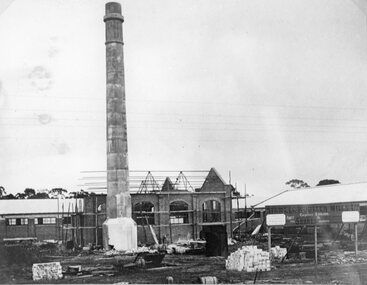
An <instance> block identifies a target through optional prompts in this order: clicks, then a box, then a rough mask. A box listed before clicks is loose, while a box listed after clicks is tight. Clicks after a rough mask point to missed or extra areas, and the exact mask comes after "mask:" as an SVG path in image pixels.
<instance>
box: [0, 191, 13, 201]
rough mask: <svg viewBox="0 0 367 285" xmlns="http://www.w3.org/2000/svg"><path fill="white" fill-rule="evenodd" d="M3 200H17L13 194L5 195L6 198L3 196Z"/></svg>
mask: <svg viewBox="0 0 367 285" xmlns="http://www.w3.org/2000/svg"><path fill="white" fill-rule="evenodd" d="M1 199H8V200H9V199H17V198H16V197H15V196H14V195H13V194H11V193H10V194H8V195H5V196H3V197H2V198H1Z"/></svg>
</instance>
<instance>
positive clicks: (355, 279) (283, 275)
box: [0, 253, 367, 284]
mask: <svg viewBox="0 0 367 285" xmlns="http://www.w3.org/2000/svg"><path fill="white" fill-rule="evenodd" d="M46 259H47V260H46ZM133 259H134V257H133V256H127V257H126V256H124V257H122V256H118V255H117V256H106V255H105V254H103V253H91V254H86V253H83V254H79V255H76V256H75V255H74V256H73V255H66V256H49V257H47V258H43V260H42V261H44V262H45V261H60V262H61V264H62V267H63V270H66V268H67V267H68V266H70V265H81V266H82V268H83V269H85V268H94V269H98V268H101V269H102V271H103V268H104V269H106V268H114V267H113V265H114V264H117V263H124V264H125V263H127V262H131V261H133ZM163 265H164V267H158V268H151V269H143V268H136V267H135V268H129V269H125V268H124V269H122V270H121V271H116V270H115V269H114V272H113V273H109V274H106V272H101V274H84V275H81V276H75V275H74V276H65V277H64V279H61V280H57V281H55V280H53V281H49V282H46V281H45V282H42V283H50V284H55V283H59V284H61V283H63V284H65V283H70V284H82V283H94V284H96V283H104V284H106V283H118V282H128V283H130V284H131V283H133V284H143V283H144V284H164V283H166V278H167V277H168V276H172V277H173V281H174V283H176V284H177V283H181V284H188V283H199V281H198V278H199V277H203V276H215V277H217V279H218V282H219V283H227V284H228V283H231V284H235V283H237V284H239V283H245V284H253V283H254V279H255V275H256V274H255V273H246V272H236V271H227V270H226V269H225V258H223V257H206V256H203V255H166V256H165V258H164V259H163ZM272 266H273V268H272V270H271V271H269V272H259V273H258V274H257V275H256V284H270V283H271V284H276V283H278V284H285V283H287V284H366V283H367V263H366V262H364V263H355V264H338V265H334V264H328V265H322V264H321V265H318V266H317V267H316V266H315V265H314V263H313V262H312V260H309V261H308V262H303V263H284V264H280V263H273V264H272ZM94 272H96V271H94ZM0 283H3V284H4V283H5V284H14V283H18V284H19V283H28V284H29V283H33V281H32V264H31V263H29V262H28V264H21V262H20V263H15V264H10V265H9V264H3V265H1V266H0ZM37 283H40V282H37Z"/></svg>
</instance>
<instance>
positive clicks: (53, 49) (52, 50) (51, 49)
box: [48, 46, 59, 58]
mask: <svg viewBox="0 0 367 285" xmlns="http://www.w3.org/2000/svg"><path fill="white" fill-rule="evenodd" d="M58 53H59V50H58V49H57V48H56V47H54V46H50V47H49V48H48V57H49V58H54V57H56V55H57V54H58Z"/></svg>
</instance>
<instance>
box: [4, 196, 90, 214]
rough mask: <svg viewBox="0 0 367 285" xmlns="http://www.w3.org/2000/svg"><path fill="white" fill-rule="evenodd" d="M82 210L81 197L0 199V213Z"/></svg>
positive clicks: (73, 211)
mask: <svg viewBox="0 0 367 285" xmlns="http://www.w3.org/2000/svg"><path fill="white" fill-rule="evenodd" d="M76 204H77V209H78V211H82V210H83V206H84V203H83V199H2V200H0V215H14V214H36V213H37V214H42V213H60V214H61V213H62V212H63V211H64V213H65V214H66V213H68V212H70V213H75V209H76V207H75V206H76Z"/></svg>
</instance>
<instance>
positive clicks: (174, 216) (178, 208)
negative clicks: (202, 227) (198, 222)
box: [169, 201, 189, 224]
mask: <svg viewBox="0 0 367 285" xmlns="http://www.w3.org/2000/svg"><path fill="white" fill-rule="evenodd" d="M188 209H189V205H188V204H187V203H185V202H183V201H175V202H172V203H171V204H170V205H169V211H170V217H169V219H170V223H171V224H188V223H189V212H188Z"/></svg>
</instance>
